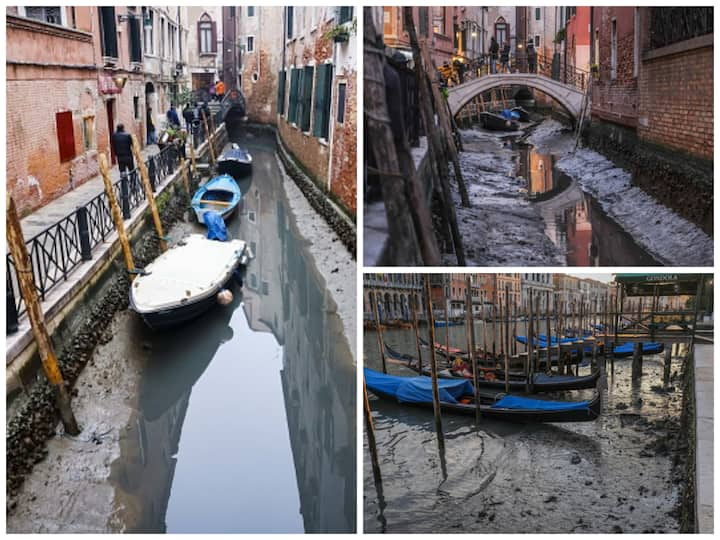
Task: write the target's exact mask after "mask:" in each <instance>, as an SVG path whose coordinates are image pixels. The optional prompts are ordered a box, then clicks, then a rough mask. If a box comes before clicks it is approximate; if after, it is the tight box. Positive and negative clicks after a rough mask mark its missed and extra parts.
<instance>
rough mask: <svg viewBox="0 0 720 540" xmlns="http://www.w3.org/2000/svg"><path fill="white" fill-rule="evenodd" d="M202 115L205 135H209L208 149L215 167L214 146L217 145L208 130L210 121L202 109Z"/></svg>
mask: <svg viewBox="0 0 720 540" xmlns="http://www.w3.org/2000/svg"><path fill="white" fill-rule="evenodd" d="M200 114H201V115H202V119H203V124H205V133H207V140H208V147H209V148H210V161H211V163H212V164H213V165H215V147H214V146H213V145H214V144H215V137H214V136H213V134H212V133H210V130H209V129H208V121H207V117H206V116H205V111H203V110H202V109H200Z"/></svg>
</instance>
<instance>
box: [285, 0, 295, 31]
mask: <svg viewBox="0 0 720 540" xmlns="http://www.w3.org/2000/svg"><path fill="white" fill-rule="evenodd" d="M293 12H294V10H293V7H292V6H289V7H287V8H285V15H286V17H285V21H286V22H285V25H286V26H287V38H288V39H292V37H293V14H294V13H293Z"/></svg>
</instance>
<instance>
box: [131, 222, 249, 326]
mask: <svg viewBox="0 0 720 540" xmlns="http://www.w3.org/2000/svg"><path fill="white" fill-rule="evenodd" d="M250 258H252V253H251V252H250V248H249V247H248V245H247V243H246V242H245V241H243V240H230V241H229V242H217V241H215V240H208V239H207V238H205V237H204V236H203V235H200V234H192V235H190V236H188V237H186V238H184V239H183V240H181V241H180V242H178V243H177V244H176V245H175V246H173V247H172V248H170V249H168V250H167V251H166V252H165V253H163V254H162V255H160V256H159V257H158V258H157V259H155V260H154V261H153V262H152V263H150V264H149V265H148V266H147V267H145V269H144V273H143V274H142V275H139V276H138V277H136V278H135V280H134V281H133V283H132V285H131V286H130V306H131V307H132V309H133V310H134V311H135V312H137V313H139V314H140V315H141V316H142V318H143V319H144V320H145V322H146V323H147V325H148V326H150V327H151V328H154V329H158V328H164V327H168V326H172V325H175V324H179V323H182V322H185V321H188V320H190V319H193V318H195V317H197V316H199V315H201V314H202V313H204V312H205V311H207V310H208V309H210V308H211V307H212V306H213V305H215V304H216V303H217V294H218V292H219V291H220V290H222V289H223V288H224V287H225V286H226V285H227V283H228V282H229V281H230V279H232V276H233V272H234V271H235V270H236V269H237V268H238V267H239V266H244V265H245V264H247V262H248V261H249V260H250Z"/></svg>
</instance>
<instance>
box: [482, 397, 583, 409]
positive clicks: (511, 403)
mask: <svg viewBox="0 0 720 540" xmlns="http://www.w3.org/2000/svg"><path fill="white" fill-rule="evenodd" d="M492 408H493V409H534V410H543V411H563V410H564V411H567V410H573V411H574V410H581V411H582V410H588V409H589V407H588V402H587V401H544V400H542V399H529V398H524V397H520V396H505V397H504V398H502V399H501V400H499V401H496V402H495V403H494V404H493V405H492Z"/></svg>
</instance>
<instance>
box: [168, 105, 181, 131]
mask: <svg viewBox="0 0 720 540" xmlns="http://www.w3.org/2000/svg"><path fill="white" fill-rule="evenodd" d="M166 116H167V121H168V122H169V123H170V124H172V125H173V126H177V127H180V117H179V116H178V113H177V111H176V110H175V104H174V103H171V104H170V108H169V109H168V112H167V115H166Z"/></svg>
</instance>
